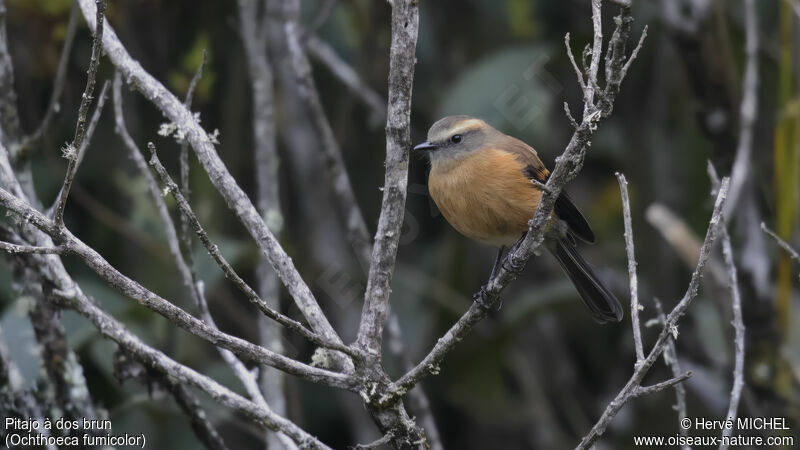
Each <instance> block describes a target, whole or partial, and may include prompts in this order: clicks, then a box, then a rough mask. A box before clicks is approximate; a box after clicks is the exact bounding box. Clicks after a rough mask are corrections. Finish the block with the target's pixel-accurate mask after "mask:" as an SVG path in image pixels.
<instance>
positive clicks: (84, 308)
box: [62, 286, 329, 449]
mask: <svg viewBox="0 0 800 450" xmlns="http://www.w3.org/2000/svg"><path fill="white" fill-rule="evenodd" d="M75 287H77V286H75ZM62 295H63V297H64V299H65V300H66V301H68V302H69V304H68V307H70V308H72V309H74V310H75V311H77V312H78V313H80V314H81V315H83V316H84V317H86V318H87V319H89V320H90V321H91V322H92V323H93V324H94V326H95V327H96V328H97V329H98V330H99V331H100V332H101V333H102V334H103V335H104V336H106V337H107V338H109V339H111V340H113V341H114V342H116V343H117V344H119V345H120V346H121V347H123V348H124V349H125V350H126V351H127V352H129V353H131V354H132V355H134V356H135V357H136V358H137V359H139V360H140V361H142V363H143V364H145V365H148V366H151V367H156V368H158V369H159V370H161V371H162V372H165V373H169V374H170V376H172V377H173V378H175V379H176V380H178V381H180V382H181V383H184V384H190V385H192V386H195V387H197V388H199V389H201V390H203V391H204V392H206V393H207V394H208V395H210V396H211V398H213V399H215V400H216V401H218V402H219V403H220V404H222V405H224V406H227V407H229V408H231V409H234V410H236V411H239V412H241V413H243V414H244V415H246V416H247V417H249V418H250V420H253V421H254V422H256V423H258V424H260V425H262V426H265V427H268V428H270V429H272V430H276V431H280V432H282V433H285V434H286V435H288V436H290V437H291V438H292V439H293V440H294V441H295V442H297V443H298V445H301V446H302V445H306V446H308V447H310V448H316V449H328V448H329V447H327V446H326V445H325V444H323V443H321V442H320V441H318V440H317V439H316V438H315V437H313V436H311V435H310V434H308V433H307V432H305V431H304V430H303V429H301V428H300V427H298V426H297V425H295V424H294V423H293V422H291V421H289V420H287V419H285V418H283V417H280V416H278V415H277V414H275V413H274V412H272V410H270V409H269V408H267V407H264V406H263V405H257V404H256V403H253V402H251V401H249V400H247V399H245V398H244V397H242V396H240V395H239V394H236V393H234V392H233V391H231V390H229V389H228V388H226V387H224V386H222V385H221V384H219V383H217V382H216V381H214V380H212V379H211V378H209V377H207V376H205V375H202V374H200V373H198V372H196V371H195V370H193V369H191V368H189V367H186V366H184V365H182V364H179V363H177V362H175V361H174V360H172V359H171V358H169V357H168V356H166V355H165V354H163V353H162V352H160V351H158V350H156V349H153V348H151V347H149V346H147V345H146V344H144V343H143V342H142V341H141V340H139V338H138V337H136V336H135V335H133V334H132V333H130V332H129V331H127V330H126V329H125V326H124V325H122V323H120V322H118V321H117V320H116V319H114V318H113V317H111V316H109V315H108V314H107V313H106V312H105V311H103V310H102V309H100V308H99V307H98V306H97V305H96V304H95V303H94V302H93V301H91V300H90V299H89V298H88V297H86V296H85V295H84V294H83V293H82V292H81V291H80V290H79V289H73V291H72V292H64V293H62Z"/></svg>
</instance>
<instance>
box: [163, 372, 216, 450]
mask: <svg viewBox="0 0 800 450" xmlns="http://www.w3.org/2000/svg"><path fill="white" fill-rule="evenodd" d="M147 371H148V373H149V374H150V376H151V377H152V378H154V379H155V380H158V383H159V384H161V386H164V388H165V389H166V390H167V391H168V392H169V393H170V394H172V397H173V398H175V403H177V404H178V406H179V407H180V408H181V411H183V413H184V414H185V415H186V416H187V417H188V418H189V423H190V425H191V427H192V430H193V431H194V434H195V436H197V439H198V440H199V441H200V442H202V443H203V446H205V447H206V448H207V449H209V450H227V448H228V447H227V446H226V445H225V442H224V441H223V440H222V437H221V436H220V435H219V433H218V432H217V430H216V429H215V428H214V425H213V424H212V423H211V421H210V420H209V419H208V415H207V414H206V412H205V410H204V408H203V407H202V405H201V404H200V401H199V400H197V398H196V397H195V396H194V394H192V393H191V392H190V391H189V389H188V388H187V387H186V386H185V385H184V384H183V383H181V382H180V381H178V380H176V379H174V378H172V377H171V376H170V375H169V374H168V373H165V372H162V371H160V370H157V369H152V368H149V367H148V368H147Z"/></svg>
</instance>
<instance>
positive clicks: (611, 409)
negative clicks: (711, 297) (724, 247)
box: [576, 177, 730, 450]
mask: <svg viewBox="0 0 800 450" xmlns="http://www.w3.org/2000/svg"><path fill="white" fill-rule="evenodd" d="M729 185H730V179H729V178H727V177H726V178H723V179H722V182H721V184H720V189H719V192H718V193H717V199H716V201H715V203H714V212H713V213H712V214H711V219H710V220H709V223H708V230H707V231H706V237H705V239H704V240H703V245H702V246H701V247H700V256H699V258H698V260H697V266H696V268H695V270H694V272H693V273H692V278H691V280H690V281H689V286H688V287H687V289H686V293H685V294H684V295H683V298H681V300H680V301H679V302H678V304H677V305H675V308H673V309H672V311H671V312H670V313H669V315H667V317H666V320H665V321H664V326H663V327H662V329H661V332H660V333H659V335H658V339H657V340H656V343H655V344H654V345H653V348H652V349H651V350H650V353H648V355H647V357H646V358H645V360H644V361H643V362H642V364H640V365H639V366H638V367H637V368H636V370H634V372H633V375H631V378H630V379H629V380H628V382H627V384H626V385H625V387H623V388H622V390H620V392H619V393H618V394H617V396H616V397H615V398H614V400H612V401H611V402H610V403H609V404H608V406H607V407H606V409H605V411H603V414H602V415H601V416H600V419H599V420H598V421H597V423H595V425H594V426H593V427H592V429H591V430H590V431H589V433H588V434H587V435H586V436H584V437H583V439H582V440H581V442H580V444H579V445H578V447H576V448H578V449H581V450H587V449H590V448H592V446H593V445H594V443H595V441H597V439H598V438H599V437H600V436H601V435H602V434H603V433H604V432H605V430H606V428H607V427H608V425H609V424H610V423H611V421H612V420H613V419H614V417H615V416H616V415H617V413H618V412H619V410H620V409H622V407H623V406H624V405H625V404H626V403H627V402H628V400H630V399H631V397H632V396H633V395H634V394H635V392H636V390H637V389H639V387H640V386H641V382H642V380H643V379H644V376H645V375H646V374H647V372H648V371H649V370H650V368H651V367H652V366H653V363H655V361H656V359H657V358H658V357H659V356H660V355H661V353H662V352H663V351H664V350H665V349H666V347H667V343H668V342H669V339H670V337H673V338H675V337H676V336H677V334H678V320H679V319H680V318H681V317H682V316H683V315H684V314H685V313H686V310H687V308H688V307H689V304H691V302H692V300H694V298H695V297H696V296H697V291H698V288H699V286H700V279H701V278H702V276H703V272H704V270H705V267H706V263H707V262H708V259H709V255H710V254H711V247H712V246H713V244H714V242H715V240H716V238H717V233H718V229H719V225H720V222H721V221H722V207H723V206H724V204H725V199H726V196H727V194H728V187H729Z"/></svg>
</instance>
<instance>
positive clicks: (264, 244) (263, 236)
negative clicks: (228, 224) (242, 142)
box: [78, 0, 349, 362]
mask: <svg viewBox="0 0 800 450" xmlns="http://www.w3.org/2000/svg"><path fill="white" fill-rule="evenodd" d="M78 1H79V2H80V6H81V10H82V11H83V15H84V18H85V19H86V21H87V22H88V23H89V24H90V25H95V24H96V19H95V17H94V13H95V9H96V8H95V6H94V5H93V3H92V1H91V0H78ZM104 30H105V31H104V32H103V48H104V49H105V51H106V54H107V55H108V58H109V59H110V60H111V62H112V63H113V64H114V66H115V67H116V68H117V69H118V70H119V71H120V72H121V73H122V75H123V77H124V79H125V80H128V81H129V82H130V83H131V84H132V85H133V87H134V88H136V89H137V90H138V91H139V92H141V93H142V95H144V96H145V97H146V98H147V99H148V100H149V101H151V102H152V103H153V104H154V105H155V106H156V107H157V108H158V109H159V110H161V112H162V113H163V114H164V116H165V117H167V118H168V119H169V120H170V121H172V124H174V125H175V126H176V127H178V128H179V129H180V130H181V132H182V133H185V136H186V139H187V141H188V142H189V144H190V145H191V146H192V148H193V149H194V151H195V154H196V155H197V158H198V160H199V161H200V164H201V165H202V166H203V168H204V169H205V170H206V172H207V173H208V175H209V178H210V179H211V182H212V183H213V184H214V187H215V188H216V189H217V190H218V191H219V193H220V194H221V195H222V197H223V198H224V199H225V202H226V203H227V205H228V207H229V208H230V209H231V210H233V211H234V213H235V214H236V216H237V217H238V218H239V220H241V222H242V224H243V225H244V226H245V228H246V229H247V231H248V232H249V233H250V235H251V236H252V237H253V239H254V240H255V241H256V244H257V245H258V247H259V249H260V250H261V251H262V253H263V254H264V255H265V256H266V257H267V259H269V261H270V264H272V267H273V269H274V270H275V271H276V272H277V273H278V277H279V278H280V279H281V281H282V282H283V284H284V286H286V288H287V290H288V291H289V293H290V294H291V296H292V298H293V299H294V300H295V302H296V303H297V306H298V308H299V309H300V311H301V312H302V313H303V315H304V316H305V317H306V320H308V323H309V324H310V325H311V327H312V328H313V329H314V331H316V332H317V333H320V334H321V335H323V336H324V337H325V338H326V339H329V340H331V341H336V342H339V343H340V342H341V339H340V338H339V336H338V334H337V333H336V331H335V330H334V329H333V327H332V326H331V324H330V322H329V321H328V319H327V318H326V317H325V315H324V314H323V312H322V310H321V308H320V307H319V304H318V303H317V301H316V299H315V298H314V295H313V294H312V293H311V290H310V289H309V287H308V285H307V284H306V283H305V282H304V281H303V279H302V278H301V277H300V274H299V273H298V271H297V269H296V268H295V266H294V263H293V262H292V260H291V258H289V256H288V255H287V254H286V252H285V251H284V250H283V248H282V247H281V245H280V243H278V240H277V239H276V238H275V236H274V235H273V234H272V232H271V231H270V230H269V228H268V227H267V226H266V224H265V223H264V220H263V219H262V218H261V215H260V214H259V213H258V211H257V210H256V208H255V206H254V205H253V203H252V202H251V201H250V199H249V198H248V197H247V195H246V194H245V192H244V191H243V190H242V188H241V187H240V186H239V185H238V184H237V183H236V180H235V179H234V178H233V176H232V175H231V174H230V172H229V171H228V169H227V168H226V167H225V164H224V163H223V162H222V160H221V159H220V158H219V155H218V154H217V152H216V149H215V148H214V144H213V142H212V140H211V139H210V138H209V136H208V134H207V133H206V132H205V130H203V128H202V127H201V126H200V124H198V123H197V121H196V120H195V119H194V117H193V116H192V114H191V112H190V111H189V110H188V109H187V108H186V107H185V105H184V104H183V102H181V101H180V100H178V98H177V97H175V95H173V94H172V93H171V92H169V91H168V90H167V89H166V88H165V87H164V85H163V84H161V83H160V82H159V81H158V80H156V79H155V78H153V77H152V75H150V74H149V73H148V72H146V71H145V70H144V69H143V68H142V66H141V64H139V62H138V61H136V60H134V59H133V58H131V56H130V54H128V52H127V50H125V47H124V46H123V45H122V43H121V42H120V40H119V38H118V37H117V35H116V33H115V32H114V30H113V29H112V28H111V26H110V25H108V24H105V26H104ZM347 362H349V361H347Z"/></svg>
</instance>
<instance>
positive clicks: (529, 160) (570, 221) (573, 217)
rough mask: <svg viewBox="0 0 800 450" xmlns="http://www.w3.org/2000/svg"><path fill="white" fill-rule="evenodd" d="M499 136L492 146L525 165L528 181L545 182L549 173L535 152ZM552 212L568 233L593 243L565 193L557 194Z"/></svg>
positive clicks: (508, 138)
mask: <svg viewBox="0 0 800 450" xmlns="http://www.w3.org/2000/svg"><path fill="white" fill-rule="evenodd" d="M498 134H499V133H498ZM501 136H502V137H497V138H495V139H497V140H498V141H500V142H492V143H493V144H495V145H493V146H494V147H497V148H502V149H506V150H508V151H509V152H511V153H514V154H515V155H516V156H517V158H519V160H520V161H522V162H523V164H525V169H523V174H524V175H525V176H526V177H527V178H528V179H531V180H533V179H535V180H537V181H539V182H541V183H545V182H547V178H548V177H549V176H550V171H549V170H547V168H546V167H545V166H544V163H542V160H541V159H539V155H538V154H537V153H536V150H534V149H533V148H532V147H531V146H529V145H528V144H526V143H524V142H522V141H520V140H519V139H515V138H513V137H511V136H507V135H501ZM553 211H555V213H556V215H557V216H558V217H559V218H560V219H561V220H563V221H564V222H566V223H567V226H569V229H570V231H572V233H573V234H574V235H575V236H577V237H578V238H580V239H581V240H582V241H585V242H589V243H593V242H594V232H592V228H591V227H590V226H589V222H587V221H586V218H584V217H583V214H581V212H580V211H578V208H577V207H576V206H575V204H574V203H572V200H570V198H569V196H568V195H567V193H566V192H564V191H562V192H561V194H559V196H558V198H557V199H556V204H555V206H554V208H553Z"/></svg>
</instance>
